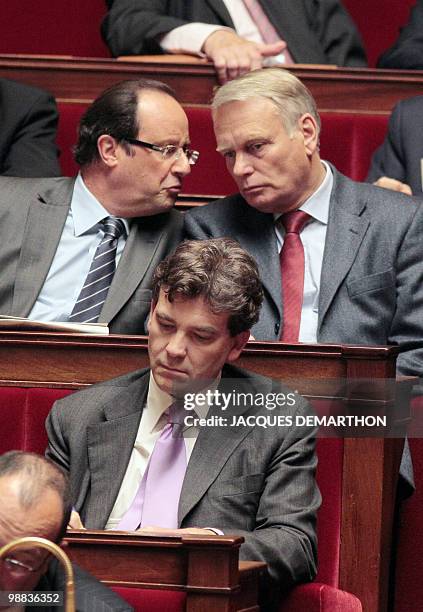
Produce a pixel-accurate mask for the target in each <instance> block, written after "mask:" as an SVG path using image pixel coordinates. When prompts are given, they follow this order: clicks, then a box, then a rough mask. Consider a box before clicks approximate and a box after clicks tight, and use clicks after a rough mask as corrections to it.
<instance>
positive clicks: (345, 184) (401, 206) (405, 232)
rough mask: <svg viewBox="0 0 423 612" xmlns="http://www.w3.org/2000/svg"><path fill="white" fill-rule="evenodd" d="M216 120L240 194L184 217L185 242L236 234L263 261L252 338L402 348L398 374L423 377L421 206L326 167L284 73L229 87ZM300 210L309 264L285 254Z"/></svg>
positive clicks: (266, 73)
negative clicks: (261, 305) (292, 219)
mask: <svg viewBox="0 0 423 612" xmlns="http://www.w3.org/2000/svg"><path fill="white" fill-rule="evenodd" d="M213 116H214V127H215V133H216V139H217V148H218V151H219V152H220V153H221V154H222V155H223V156H224V158H225V159H226V163H227V168H228V170H229V172H230V173H231V175H232V176H233V178H234V179H235V181H236V182H237V184H238V187H239V190H240V194H238V195H234V196H230V197H228V198H224V199H223V200H220V201H218V202H214V203H212V204H209V205H207V206H204V207H201V208H199V209H197V210H193V211H190V212H189V213H187V215H186V232H187V236H188V237H189V238H200V239H201V238H209V237H211V236H214V237H216V236H231V237H232V238H235V239H237V240H238V241H239V242H240V244H241V245H242V246H243V247H244V248H245V249H246V250H248V252H249V253H251V254H252V255H253V256H254V257H255V259H256V260H257V263H258V265H259V270H260V274H261V277H262V280H263V284H264V288H265V303H264V308H263V310H262V315H261V317H260V320H259V322H258V324H257V325H256V326H255V327H254V328H253V330H252V333H253V335H254V337H255V338H256V339H259V340H278V339H282V340H285V341H298V340H299V341H300V342H336V343H345V344H363V345H378V344H382V345H384V344H396V345H398V346H399V347H400V350H401V354H400V355H399V358H398V362H397V363H398V371H399V372H400V373H401V374H404V375H412V376H422V373H423V323H422V322H423V266H422V261H423V241H422V239H421V237H422V235H423V207H422V205H421V203H420V202H419V201H417V200H415V199H411V198H409V197H407V196H404V195H401V194H397V193H391V192H389V191H387V190H383V189H379V188H377V187H374V186H372V185H366V184H362V183H356V182H353V181H351V180H349V179H347V178H346V177H344V176H343V175H341V174H340V173H339V172H337V170H336V169H335V168H334V167H333V166H330V165H329V164H327V163H326V162H322V161H321V160H320V157H319V152H318V146H319V127H320V120H319V116H318V113H317V110H316V105H315V102H314V100H313V98H312V96H311V94H310V92H309V91H308V90H307V88H306V87H304V85H303V84H302V83H301V82H300V81H299V80H298V79H297V78H296V77H294V76H293V75H292V74H290V73H289V72H287V71H285V70H280V69H278V68H273V69H264V70H261V71H256V72H252V73H249V74H246V75H244V76H243V77H240V78H239V79H238V80H236V81H233V82H230V83H227V84H226V85H224V86H222V87H221V88H220V89H219V90H218V92H217V93H216V95H215V99H214V102H213ZM295 211H300V212H302V213H305V214H306V215H308V217H305V224H304V226H303V228H302V229H300V230H299V233H298V232H297V234H296V235H297V236H301V237H300V238H298V239H296V240H297V241H298V245H299V250H298V253H299V257H300V260H299V259H297V255H296V254H295V253H294V255H292V256H291V255H289V257H286V253H287V251H286V250H284V249H283V245H284V243H285V236H286V235H287V230H286V225H285V224H289V222H290V218H288V217H285V213H292V212H295ZM291 217H292V215H291ZM292 231H294V230H292ZM288 232H289V233H290V232H291V230H288ZM287 244H289V245H290V244H291V238H289V240H288V242H287ZM290 248H291V247H290ZM280 258H281V260H283V265H282V263H280ZM301 258H302V259H301ZM292 261H295V262H298V261H302V263H297V268H296V270H294V273H295V272H296V274H297V277H298V278H299V280H300V282H299V283H297V282H296V278H292V269H290V267H289V264H290V262H292ZM281 267H282V270H281ZM284 270H285V272H284ZM290 274H291V276H290ZM285 283H286V284H285ZM299 285H300V287H299ZM298 292H299V293H300V295H299V300H298V303H297V302H296V303H295V305H294V306H295V308H294V309H293V308H292V304H291V298H292V295H293V293H295V295H296V296H297V294H298ZM293 325H294V329H293V327H292V326H293ZM285 327H286V330H285ZM286 332H288V333H286Z"/></svg>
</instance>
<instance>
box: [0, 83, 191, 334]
mask: <svg viewBox="0 0 423 612" xmlns="http://www.w3.org/2000/svg"><path fill="white" fill-rule="evenodd" d="M188 143H189V134H188V121H187V117H186V115H185V112H184V111H183V109H182V107H181V106H180V105H179V103H178V102H177V101H176V99H175V97H174V93H173V91H172V90H171V89H170V88H168V87H167V86H166V85H164V84H163V83H159V82H156V81H148V80H144V79H140V80H135V81H124V82H122V83H118V84H116V85H114V86H112V87H111V88H110V89H108V90H106V91H105V92H104V93H103V94H102V95H101V96H100V97H99V98H98V99H97V100H96V101H94V103H93V104H92V105H91V106H90V107H89V109H88V110H87V112H86V113H85V115H84V117H83V118H82V120H81V124H80V130H79V139H78V144H77V147H76V159H77V161H78V163H79V164H80V166H81V172H80V174H79V175H78V176H77V178H76V179H69V178H61V179H31V180H27V179H26V180H22V179H14V178H13V179H12V178H0V219H1V223H0V245H1V246H0V267H1V270H2V276H1V282H0V313H1V314H5V315H12V316H22V317H29V318H30V319H35V320H42V321H71V322H77V323H83V322H97V321H98V322H102V323H108V324H109V325H110V329H111V331H112V332H114V333H122V334H137V333H138V334H139V333H144V319H145V317H146V316H147V314H148V311H149V307H150V298H151V291H150V283H151V277H152V274H153V271H154V268H155V267H156V265H157V264H158V263H159V261H161V259H163V257H165V256H166V254H167V253H168V252H170V251H171V250H172V249H173V248H174V246H176V244H177V243H178V242H179V241H180V235H181V225H182V221H181V216H180V214H179V213H177V212H176V211H173V210H172V207H173V205H174V202H175V199H176V197H177V195H178V193H179V191H180V189H181V185H182V180H183V178H184V177H185V176H186V175H187V174H188V173H189V172H190V167H191V164H193V163H195V161H196V159H197V157H198V154H197V153H196V152H195V151H192V150H191V149H190V148H189V144H188ZM109 247H110V248H109ZM97 262H98V263H100V264H101V265H97ZM115 268H116V273H115V274H114V270H115ZM103 272H104V273H103Z"/></svg>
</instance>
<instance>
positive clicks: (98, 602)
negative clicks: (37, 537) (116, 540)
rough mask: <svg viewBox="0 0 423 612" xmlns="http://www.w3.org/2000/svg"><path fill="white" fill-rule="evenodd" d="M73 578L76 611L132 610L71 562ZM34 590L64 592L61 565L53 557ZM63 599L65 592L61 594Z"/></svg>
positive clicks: (45, 610)
mask: <svg viewBox="0 0 423 612" xmlns="http://www.w3.org/2000/svg"><path fill="white" fill-rule="evenodd" d="M73 571H74V580H75V604H76V605H75V608H76V612H133V607H132V606H130V605H129V604H128V603H127V602H126V601H124V600H123V599H121V598H120V597H119V595H116V593H114V592H113V591H112V590H110V589H108V588H107V587H106V586H105V585H104V584H101V582H99V581H98V580H97V579H96V578H94V577H93V576H91V575H90V574H88V573H87V572H84V570H82V569H81V568H80V567H78V566H77V565H75V564H73ZM34 590H35V591H38V592H42V591H63V593H64V592H65V577H64V573H63V569H62V567H61V566H60V565H59V563H58V561H57V560H56V559H53V560H52V561H51V562H50V564H49V567H48V570H47V572H46V573H45V574H44V576H42V577H41V580H40V582H39V583H38V585H37V586H36V588H35V589H34ZM63 597H64V599H65V594H63ZM63 609H64V608H57V607H55V606H48V605H47V606H30V607H28V608H27V610H28V612H36V611H37V610H38V611H39V612H58V610H63Z"/></svg>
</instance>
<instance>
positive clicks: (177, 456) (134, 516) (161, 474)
mask: <svg viewBox="0 0 423 612" xmlns="http://www.w3.org/2000/svg"><path fill="white" fill-rule="evenodd" d="M166 414H167V417H168V422H167V424H166V425H165V427H164V428H163V430H162V432H161V434H160V437H159V438H158V440H157V441H156V443H155V445H154V448H153V452H152V453H151V456H150V460H149V462H148V465H147V468H146V470H145V472H144V476H143V477H142V480H141V483H140V486H139V487H138V491H137V494H136V495H135V498H134V500H133V502H132V504H131V505H130V507H129V509H128V510H127V512H126V513H125V514H124V516H123V517H122V519H121V520H120V522H119V524H118V526H117V529H119V530H121V531H134V530H135V529H137V528H138V527H139V526H140V525H141V527H144V526H149V525H154V526H157V527H169V528H171V529H176V528H177V527H178V505H179V497H180V495H181V489H182V483H183V480H184V476H185V471H186V467H187V459H186V452H185V442H184V438H183V437H182V425H183V423H181V419H182V418H183V417H182V410H181V409H180V408H179V405H178V404H177V403H176V402H175V403H174V404H172V405H171V406H170V407H169V410H168V411H167V413H166Z"/></svg>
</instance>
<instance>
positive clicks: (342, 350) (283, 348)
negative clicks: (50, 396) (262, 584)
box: [0, 332, 410, 612]
mask: <svg viewBox="0 0 423 612" xmlns="http://www.w3.org/2000/svg"><path fill="white" fill-rule="evenodd" d="M397 354H398V349H397V348H394V347H358V346H341V345H329V344H326V345H317V344H302V345H295V344H292V345H290V344H283V343H271V342H251V343H249V344H248V345H247V348H246V349H245V350H244V351H243V353H242V355H241V357H240V359H239V365H240V366H242V367H245V368H248V369H250V370H253V371H257V372H259V373H262V374H265V375H267V376H270V377H273V378H279V379H283V380H285V381H286V382H288V384H291V385H295V388H296V389H298V391H299V392H300V393H302V394H303V395H305V396H308V397H310V398H321V399H328V398H330V399H337V400H340V401H342V402H344V403H345V406H346V407H347V408H348V407H351V408H356V407H357V406H358V407H359V409H360V410H362V411H366V410H369V411H372V413H373V411H375V410H377V413H378V414H387V415H389V413H390V411H391V410H392V407H393V406H394V405H395V404H398V403H400V404H401V405H402V406H403V407H404V411H403V415H402V416H403V417H404V418H405V417H406V416H407V414H406V409H407V408H408V392H409V386H410V385H409V381H404V382H403V383H395V360H396V356H397ZM99 364H101V367H99ZM147 365H148V355H147V338H146V337H143V336H80V335H76V334H75V335H73V334H46V333H43V334H41V333H34V332H32V333H31V332H29V333H24V332H1V333H0V384H2V385H12V386H28V387H34V386H47V387H51V386H53V387H54V386H57V387H68V388H75V389H77V388H80V387H84V386H86V385H88V384H91V383H94V382H98V381H101V380H104V379H108V378H112V377H114V376H118V375H120V374H123V373H125V372H128V371H131V370H136V369H138V368H141V367H145V366H147ZM363 380H364V381H369V380H370V384H368V383H365V384H363ZM400 416H401V415H400ZM398 425H401V423H398ZM343 446H344V449H343V479H342V519H341V548H340V566H339V567H340V570H339V587H340V588H342V589H344V590H346V591H350V592H351V593H353V594H355V595H356V596H357V597H359V599H360V600H361V601H362V603H363V609H364V611H365V612H376V611H378V612H385V611H386V610H387V605H388V575H389V563H390V556H391V534H392V526H393V515H394V500H395V490H396V484H397V475H398V470H399V464H400V459H401V453H402V448H403V439H402V438H389V439H386V438H384V439H382V438H371V439H369V438H357V437H355V438H348V439H345V440H344V445H343Z"/></svg>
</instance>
